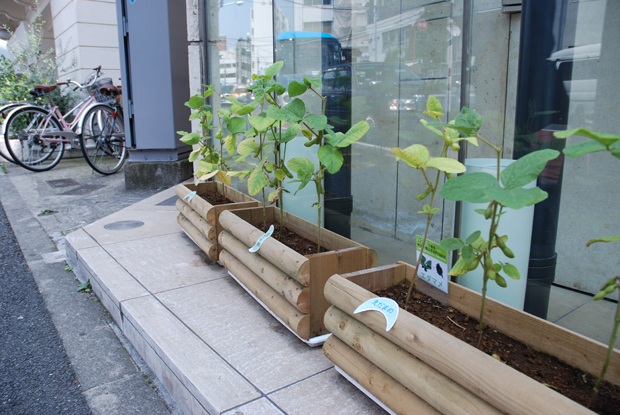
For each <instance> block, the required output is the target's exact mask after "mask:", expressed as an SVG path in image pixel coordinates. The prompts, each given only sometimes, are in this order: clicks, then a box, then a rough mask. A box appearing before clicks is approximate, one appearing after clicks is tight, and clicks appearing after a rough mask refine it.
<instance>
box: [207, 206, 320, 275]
mask: <svg viewBox="0 0 620 415" xmlns="http://www.w3.org/2000/svg"><path fill="white" fill-rule="evenodd" d="M219 221H220V224H221V225H222V228H223V229H226V230H227V231H228V232H230V233H231V234H232V235H233V236H234V237H235V238H237V239H238V240H239V241H241V242H242V243H244V244H245V245H246V246H247V247H252V246H254V244H256V241H258V238H260V237H261V236H263V235H264V234H265V233H264V232H262V231H260V230H259V229H257V228H255V227H254V226H253V225H251V224H250V223H248V222H246V221H244V220H243V219H241V218H239V217H238V216H237V215H235V214H234V213H232V212H230V211H225V212H222V214H221V215H220V218H219ZM260 255H261V256H262V257H263V258H265V259H266V260H267V261H269V262H270V263H272V264H278V268H280V269H281V270H282V271H284V272H285V273H286V275H288V276H289V277H291V278H293V279H294V280H296V281H297V282H299V283H300V284H301V285H303V286H304V287H307V286H308V285H309V283H310V261H309V260H308V258H305V257H304V256H303V255H301V254H298V253H297V252H295V251H293V250H292V249H290V248H288V247H287V246H286V245H284V244H282V243H280V242H278V241H276V240H275V239H273V238H267V239H266V240H265V241H264V242H263V244H262V246H261V248H260Z"/></svg>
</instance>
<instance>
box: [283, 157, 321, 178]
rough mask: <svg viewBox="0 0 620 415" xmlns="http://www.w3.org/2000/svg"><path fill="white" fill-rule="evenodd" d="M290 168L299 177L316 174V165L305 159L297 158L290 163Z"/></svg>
mask: <svg viewBox="0 0 620 415" xmlns="http://www.w3.org/2000/svg"><path fill="white" fill-rule="evenodd" d="M286 164H288V167H289V168H290V169H291V170H293V171H294V172H295V173H297V175H298V176H299V175H311V174H312V173H314V169H315V166H314V163H313V162H312V161H310V160H309V159H307V158H305V157H295V158H292V159H290V160H289V161H288V163H286Z"/></svg>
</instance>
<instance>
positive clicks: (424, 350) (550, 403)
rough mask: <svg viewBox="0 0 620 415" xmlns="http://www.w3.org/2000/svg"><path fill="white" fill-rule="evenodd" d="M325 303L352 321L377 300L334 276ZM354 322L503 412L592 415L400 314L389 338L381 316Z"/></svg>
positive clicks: (371, 315)
mask: <svg viewBox="0 0 620 415" xmlns="http://www.w3.org/2000/svg"><path fill="white" fill-rule="evenodd" d="M325 297H326V299H327V300H328V301H329V302H331V303H332V304H334V305H335V306H336V307H338V308H339V309H341V310H342V311H344V312H345V313H347V314H349V315H351V316H352V315H353V312H354V310H355V309H356V308H357V307H358V306H359V305H360V304H361V303H363V302H364V301H366V300H368V299H371V298H375V297H376V296H375V295H374V294H372V293H370V292H369V291H367V290H365V289H364V288H362V287H360V286H358V285H356V284H354V283H353V282H351V281H348V280H347V279H345V278H342V277H341V276H340V275H334V276H332V277H331V278H330V279H329V280H328V281H327V283H326V284H325ZM311 301H312V298H311ZM355 318H356V319H357V320H358V321H360V322H361V323H363V324H364V325H366V326H367V327H369V328H371V329H373V330H374V331H375V332H377V333H379V334H380V335H381V336H383V337H385V338H387V339H389V340H390V341H392V342H393V343H394V344H396V345H397V346H399V347H401V348H403V349H404V350H406V351H407V352H409V353H411V354H412V355H414V356H416V357H417V358H419V359H420V360H422V361H424V362H425V363H427V364H429V365H430V366H432V367H434V368H435V369H437V370H438V371H440V372H441V373H443V374H445V375H446V376H448V377H449V378H451V379H452V380H454V381H455V382H457V383H459V384H460V385H462V386H464V387H465V388H466V389H468V390H469V391H471V392H473V393H474V394H476V395H477V396H479V397H481V398H482V399H484V400H485V401H487V402H489V403H490V404H491V405H493V406H494V407H496V408H498V409H500V410H502V411H504V412H507V413H511V414H523V415H529V414H533V413H544V414H548V415H551V414H557V415H561V414H593V412H592V411H590V410H588V409H587V408H584V407H583V406H581V405H579V404H577V403H575V402H573V401H571V400H570V399H568V398H566V397H564V396H562V395H560V394H559V393H557V392H555V391H553V390H551V389H550V388H547V387H545V386H542V385H540V384H539V383H538V382H536V381H535V380H533V379H531V378H529V377H527V376H526V375H524V374H522V373H520V372H517V371H516V370H514V369H512V368H510V367H508V366H506V365H505V364H503V363H502V362H500V361H499V360H496V359H494V358H492V357H491V356H488V355H486V354H485V353H483V352H481V351H480V350H478V349H476V348H473V347H471V346H469V345H466V344H465V343H463V342H461V341H460V340H458V339H456V338H454V337H452V336H451V335H449V334H448V333H445V332H443V331H442V330H440V329H438V328H436V327H434V326H432V325H431V324H429V323H427V322H425V321H424V320H422V319H420V318H418V317H416V316H414V315H413V314H410V313H407V312H405V311H404V310H400V313H399V317H398V320H397V321H396V324H395V325H394V327H392V329H391V330H390V331H389V332H386V331H385V318H384V317H383V315H381V314H380V313H374V312H366V313H359V314H356V315H355Z"/></svg>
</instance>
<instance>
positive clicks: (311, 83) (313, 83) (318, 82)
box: [304, 78, 323, 89]
mask: <svg viewBox="0 0 620 415" xmlns="http://www.w3.org/2000/svg"><path fill="white" fill-rule="evenodd" d="M304 84H306V85H307V86H308V87H313V88H315V89H316V88H321V87H322V86H323V80H322V79H321V78H304Z"/></svg>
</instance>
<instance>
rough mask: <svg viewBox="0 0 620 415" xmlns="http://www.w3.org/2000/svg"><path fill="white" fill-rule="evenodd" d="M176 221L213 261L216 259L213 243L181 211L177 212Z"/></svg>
mask: <svg viewBox="0 0 620 415" xmlns="http://www.w3.org/2000/svg"><path fill="white" fill-rule="evenodd" d="M177 222H178V224H179V225H181V227H182V228H183V229H184V230H185V232H187V234H188V235H189V236H190V238H192V239H193V241H194V242H195V243H196V245H198V246H199V247H200V249H202V250H203V251H204V252H205V253H206V254H207V255H208V256H209V258H211V259H213V260H214V261H215V260H217V249H216V247H215V244H214V243H212V242H210V241H209V240H208V239H207V238H206V237H205V236H204V235H203V234H202V233H201V232H200V231H199V230H198V229H197V228H196V227H195V226H194V225H192V223H191V222H190V221H189V220H188V219H187V218H186V217H185V216H183V214H182V213H179V214H178V216H177Z"/></svg>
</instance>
